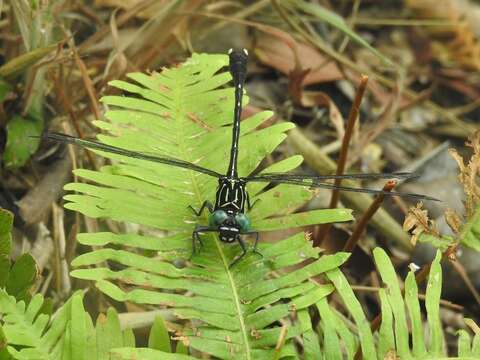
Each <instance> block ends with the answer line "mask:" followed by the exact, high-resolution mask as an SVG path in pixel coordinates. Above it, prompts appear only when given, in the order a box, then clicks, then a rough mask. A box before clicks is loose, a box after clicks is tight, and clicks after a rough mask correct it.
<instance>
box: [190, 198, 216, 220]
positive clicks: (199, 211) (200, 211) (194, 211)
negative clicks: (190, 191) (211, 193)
mask: <svg viewBox="0 0 480 360" xmlns="http://www.w3.org/2000/svg"><path fill="white" fill-rule="evenodd" d="M188 207H189V208H190V209H192V211H193V213H194V214H195V215H197V216H200V215H202V213H203V210H204V209H205V208H207V209H208V211H210V212H211V213H212V212H213V205H212V203H211V202H210V201H208V200H205V201H204V202H203V204H202V206H201V207H200V210H198V211H197V210H195V209H194V208H193V206H192V205H188Z"/></svg>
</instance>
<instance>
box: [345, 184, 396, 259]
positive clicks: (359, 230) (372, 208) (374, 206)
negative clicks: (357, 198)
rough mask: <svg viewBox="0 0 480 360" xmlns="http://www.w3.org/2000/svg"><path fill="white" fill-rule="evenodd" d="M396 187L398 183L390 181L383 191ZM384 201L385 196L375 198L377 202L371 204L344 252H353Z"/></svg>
mask: <svg viewBox="0 0 480 360" xmlns="http://www.w3.org/2000/svg"><path fill="white" fill-rule="evenodd" d="M396 185H397V182H396V181H395V180H389V181H387V183H386V184H385V186H384V187H383V190H384V191H392V190H393V188H394V187H395V186H396ZM384 199H385V194H380V195H378V196H377V197H375V200H373V202H372V203H371V204H370V207H369V208H368V209H367V211H365V213H364V214H363V216H362V217H361V218H360V220H359V221H358V224H357V226H356V227H355V230H354V231H353V233H352V235H350V238H349V239H348V241H347V243H346V244H345V246H344V247H343V251H348V252H352V251H353V249H354V248H355V246H356V245H357V243H358V240H359V239H360V235H361V234H362V233H363V231H364V230H365V228H366V227H367V224H368V222H369V221H370V219H371V218H372V216H373V214H375V213H376V212H377V210H378V209H379V208H380V206H381V205H382V203H383V200H384Z"/></svg>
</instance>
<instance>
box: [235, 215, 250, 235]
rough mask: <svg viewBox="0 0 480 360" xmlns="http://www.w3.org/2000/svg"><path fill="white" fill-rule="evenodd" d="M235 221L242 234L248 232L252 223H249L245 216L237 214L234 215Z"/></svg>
mask: <svg viewBox="0 0 480 360" xmlns="http://www.w3.org/2000/svg"><path fill="white" fill-rule="evenodd" d="M235 221H236V222H237V224H238V225H239V226H240V230H241V231H242V232H246V231H249V230H250V227H251V225H252V223H251V222H250V219H249V218H248V216H247V215H245V214H237V215H235Z"/></svg>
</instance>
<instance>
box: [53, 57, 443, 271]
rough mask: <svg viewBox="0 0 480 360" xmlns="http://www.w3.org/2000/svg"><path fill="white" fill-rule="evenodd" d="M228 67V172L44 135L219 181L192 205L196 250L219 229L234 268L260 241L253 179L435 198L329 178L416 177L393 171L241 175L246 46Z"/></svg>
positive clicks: (165, 157) (67, 138)
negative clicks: (252, 214) (234, 248)
mask: <svg viewBox="0 0 480 360" xmlns="http://www.w3.org/2000/svg"><path fill="white" fill-rule="evenodd" d="M229 58H230V64H229V70H230V73H231V75H232V78H233V84H234V87H235V106H234V114H233V126H232V145H231V149H230V161H229V165H228V169H227V171H226V174H220V173H218V172H216V171H213V170H211V169H207V168H204V167H202V166H199V165H196V164H193V163H191V162H188V161H184V160H181V159H176V158H172V157H167V156H158V155H152V154H148V153H141V152H135V151H129V150H126V149H122V148H118V147H115V146H110V145H105V144H102V143H99V142H96V141H91V140H84V139H80V138H77V137H73V136H69V135H66V134H58V133H48V134H45V135H44V138H46V139H49V140H53V141H57V142H62V143H69V144H75V145H79V146H81V147H84V148H88V149H95V150H101V151H105V152H109V153H114V154H119V155H124V156H128V157H132V158H137V159H142V160H148V161H152V162H156V163H162V164H167V165H171V166H175V167H180V168H186V169H190V170H193V171H196V172H199V173H202V174H205V175H208V176H213V177H215V178H217V179H218V187H217V192H216V196H215V203H214V204H212V203H211V202H210V201H209V200H205V201H204V203H203V204H202V206H201V207H200V209H199V210H198V211H197V210H195V209H194V208H193V207H192V206H190V208H191V209H192V211H193V212H194V213H195V214H196V215H197V216H201V215H202V213H203V211H204V210H205V209H207V210H208V211H209V212H210V215H209V218H208V225H199V224H197V225H196V227H195V229H194V230H193V233H192V242H193V248H192V255H193V254H195V252H196V245H197V243H198V244H200V245H201V244H202V241H201V238H200V234H203V233H206V232H218V234H219V238H220V240H221V241H223V242H226V243H233V242H238V243H239V245H240V247H241V248H242V253H241V254H240V255H239V256H238V257H237V258H236V259H235V260H234V261H233V263H232V264H231V265H230V266H232V265H233V264H235V263H236V262H238V261H239V260H240V259H241V258H242V257H243V256H244V255H245V254H246V253H247V245H246V242H245V240H244V239H242V235H248V234H251V235H254V236H255V243H254V246H253V251H254V252H256V253H258V252H257V243H258V238H259V234H258V231H255V228H254V226H252V224H251V222H250V219H249V217H248V215H247V214H246V213H245V210H250V209H251V208H252V206H253V204H251V203H250V198H249V196H248V192H247V189H246V185H247V183H248V182H266V183H273V184H291V185H298V186H308V187H313V188H327V189H339V190H343V191H353V192H362V193H369V194H385V195H388V196H401V197H409V198H414V199H418V200H436V199H434V198H430V197H428V196H425V195H420V194H412V193H399V192H387V191H383V190H374V189H365V188H352V187H348V186H335V185H333V184H330V183H328V182H327V181H328V180H334V179H339V178H340V179H394V178H397V179H398V178H412V177H415V175H414V174H412V173H405V172H401V173H390V174H385V173H384V174H345V175H326V176H310V175H301V174H299V175H297V174H291V173H262V174H258V175H252V176H246V177H239V176H238V173H237V159H238V142H239V136H240V117H241V113H242V96H243V92H244V83H245V78H246V73H247V60H248V53H247V51H246V50H245V49H242V50H230V52H229Z"/></svg>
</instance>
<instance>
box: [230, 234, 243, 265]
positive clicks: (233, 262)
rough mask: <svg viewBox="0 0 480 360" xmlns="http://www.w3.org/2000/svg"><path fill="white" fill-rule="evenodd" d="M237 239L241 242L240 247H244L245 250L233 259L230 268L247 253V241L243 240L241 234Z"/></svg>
mask: <svg viewBox="0 0 480 360" xmlns="http://www.w3.org/2000/svg"><path fill="white" fill-rule="evenodd" d="M237 241H238V243H239V244H240V247H241V248H242V251H243V252H242V254H241V255H240V256H239V257H237V258H236V259H235V260H233V261H232V263H231V264H230V265H229V266H228V267H229V268H231V267H232V266H233V265H235V264H236V263H237V262H239V261H240V259H241V258H243V257H244V256H245V254H246V253H247V245H246V244H245V241H243V240H242V238H241V237H240V236H238V237H237Z"/></svg>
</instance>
